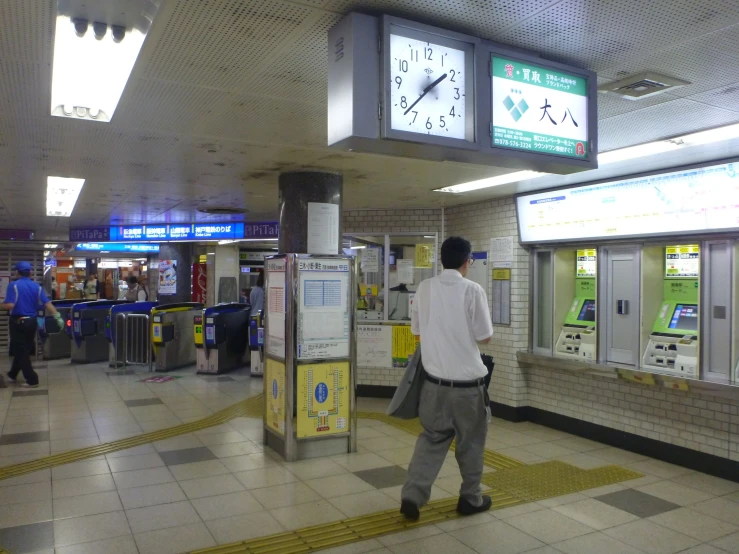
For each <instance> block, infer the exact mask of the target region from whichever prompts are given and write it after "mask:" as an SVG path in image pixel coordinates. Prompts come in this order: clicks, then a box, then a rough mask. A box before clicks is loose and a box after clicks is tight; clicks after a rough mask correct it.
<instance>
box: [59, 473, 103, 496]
mask: <svg viewBox="0 0 739 554" xmlns="http://www.w3.org/2000/svg"><path fill="white" fill-rule="evenodd" d="M115 485H116V484H115V482H114V481H113V477H111V475H110V474H107V475H90V476H88V477H76V478H74V479H59V480H56V479H55V480H54V481H53V489H54V498H64V497H67V496H81V495H84V494H93V493H97V492H106V491H114V490H115V488H116V487H115Z"/></svg>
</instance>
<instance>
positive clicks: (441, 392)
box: [401, 381, 488, 507]
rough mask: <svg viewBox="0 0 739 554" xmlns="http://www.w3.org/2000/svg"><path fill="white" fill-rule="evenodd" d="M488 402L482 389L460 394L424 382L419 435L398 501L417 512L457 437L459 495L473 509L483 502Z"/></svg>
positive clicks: (458, 390) (459, 391)
mask: <svg viewBox="0 0 739 554" xmlns="http://www.w3.org/2000/svg"><path fill="white" fill-rule="evenodd" d="M487 403H488V394H487V391H486V390H485V388H484V387H483V386H480V387H473V388H466V389H462V388H452V387H442V386H440V385H436V384H434V383H430V382H428V381H425V382H424V384H423V388H422V389H421V398H420V402H419V406H418V415H419V417H420V420H421V425H422V426H423V432H422V433H421V435H420V436H419V437H418V441H417V442H416V449H415V450H414V452H413V458H412V459H411V464H410V466H409V467H408V479H407V480H406V482H405V485H403V491H402V493H401V498H402V499H403V500H409V501H411V502H413V503H414V504H416V505H417V506H419V507H421V506H423V505H424V504H426V503H427V502H428V500H429V496H430V495H431V486H432V485H433V484H434V481H435V480H436V477H437V476H438V475H439V471H440V470H441V465H442V464H443V463H444V460H445V459H446V455H447V454H448V452H449V446H450V445H451V444H452V440H454V439H455V438H456V445H455V453H454V454H455V457H456V458H457V463H458V464H459V471H460V473H461V474H462V487H461V488H460V491H459V496H460V497H462V498H464V499H465V500H467V501H469V502H470V503H471V504H472V505H473V506H479V505H480V504H481V503H482V495H481V493H480V479H481V478H482V472H483V467H484V461H483V456H484V452H485V438H486V437H487V432H488V426H487V412H486V409H485V408H486V406H487Z"/></svg>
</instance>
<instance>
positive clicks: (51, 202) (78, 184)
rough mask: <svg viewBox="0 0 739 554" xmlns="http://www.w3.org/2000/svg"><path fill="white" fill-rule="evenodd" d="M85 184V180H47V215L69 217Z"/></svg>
mask: <svg viewBox="0 0 739 554" xmlns="http://www.w3.org/2000/svg"><path fill="white" fill-rule="evenodd" d="M84 184H85V180H84V179H68V178H65V177H47V178H46V215H48V216H53V217H69V216H71V215H72V211H73V210H74V205H75V204H76V203H77V198H78V197H79V195H80V191H81V190H82V185H84Z"/></svg>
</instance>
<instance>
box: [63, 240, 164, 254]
mask: <svg viewBox="0 0 739 554" xmlns="http://www.w3.org/2000/svg"><path fill="white" fill-rule="evenodd" d="M74 249H75V250H80V251H93V252H99V251H101V250H106V251H108V252H155V253H156V252H159V245H158V244H120V243H115V242H83V243H80V244H78V245H77V246H75V247H74Z"/></svg>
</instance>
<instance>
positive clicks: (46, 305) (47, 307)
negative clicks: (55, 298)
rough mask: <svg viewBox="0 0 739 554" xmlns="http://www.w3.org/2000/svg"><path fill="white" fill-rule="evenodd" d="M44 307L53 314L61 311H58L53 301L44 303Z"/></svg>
mask: <svg viewBox="0 0 739 554" xmlns="http://www.w3.org/2000/svg"><path fill="white" fill-rule="evenodd" d="M44 309H45V310H46V311H47V312H49V314H51V315H56V314H58V313H59V312H57V311H56V308H55V307H54V304H52V303H51V302H47V303H46V304H44Z"/></svg>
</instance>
